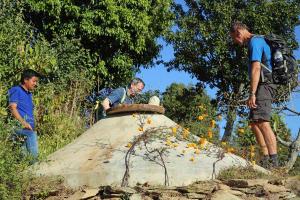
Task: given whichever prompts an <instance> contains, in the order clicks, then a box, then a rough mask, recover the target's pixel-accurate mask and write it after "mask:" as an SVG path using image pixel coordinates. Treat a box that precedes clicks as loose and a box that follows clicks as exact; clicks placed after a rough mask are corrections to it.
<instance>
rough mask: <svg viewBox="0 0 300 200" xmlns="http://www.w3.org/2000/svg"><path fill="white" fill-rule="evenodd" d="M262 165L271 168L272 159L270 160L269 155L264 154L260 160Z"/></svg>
mask: <svg viewBox="0 0 300 200" xmlns="http://www.w3.org/2000/svg"><path fill="white" fill-rule="evenodd" d="M260 165H261V166H262V167H263V168H265V169H270V167H271V164H270V160H269V156H268V155H267V156H264V157H263V158H262V159H261V160H260Z"/></svg>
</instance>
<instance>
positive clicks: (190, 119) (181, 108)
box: [162, 83, 219, 140]
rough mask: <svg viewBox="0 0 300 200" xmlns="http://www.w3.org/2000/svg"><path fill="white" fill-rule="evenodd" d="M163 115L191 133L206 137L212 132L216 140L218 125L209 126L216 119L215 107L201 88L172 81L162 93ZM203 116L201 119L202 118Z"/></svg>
mask: <svg viewBox="0 0 300 200" xmlns="http://www.w3.org/2000/svg"><path fill="white" fill-rule="evenodd" d="M162 103H163V106H164V107H165V109H166V113H165V115H166V116H168V117H169V118H170V119H172V120H174V121H175V122H177V123H178V124H180V125H181V126H183V127H185V128H189V130H190V132H191V133H194V134H196V135H198V136H201V137H208V134H209V132H210V131H211V132H212V135H213V138H214V139H215V140H218V138H219V128H218V126H211V121H212V120H214V121H215V123H216V121H217V120H218V119H216V118H217V114H216V107H215V106H214V105H213V104H211V102H210V98H209V97H208V96H207V94H206V93H205V91H204V90H203V89H201V88H196V87H193V86H185V85H183V84H177V83H173V84H171V85H170V86H169V87H168V88H167V89H166V91H165V92H164V93H163V102H162ZM199 117H200V119H199ZM202 117H203V119H202Z"/></svg>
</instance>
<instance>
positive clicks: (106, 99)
mask: <svg viewBox="0 0 300 200" xmlns="http://www.w3.org/2000/svg"><path fill="white" fill-rule="evenodd" d="M102 106H103V110H104V111H107V110H108V109H110V106H109V100H108V98H105V99H104V100H103V102H102Z"/></svg>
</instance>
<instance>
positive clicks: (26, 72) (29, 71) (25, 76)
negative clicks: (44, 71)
mask: <svg viewBox="0 0 300 200" xmlns="http://www.w3.org/2000/svg"><path fill="white" fill-rule="evenodd" d="M34 76H35V77H39V74H38V73H37V72H36V71H34V70H32V69H25V70H24V71H23V72H22V74H21V83H22V84H24V81H25V79H31V78H32V77H34Z"/></svg>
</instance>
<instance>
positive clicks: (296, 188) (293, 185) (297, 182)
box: [285, 176, 300, 196]
mask: <svg viewBox="0 0 300 200" xmlns="http://www.w3.org/2000/svg"><path fill="white" fill-rule="evenodd" d="M285 187H286V188H288V189H290V190H292V191H293V192H294V193H295V194H297V195H298V196H300V176H296V177H290V178H288V179H287V180H286V182H285Z"/></svg>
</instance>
